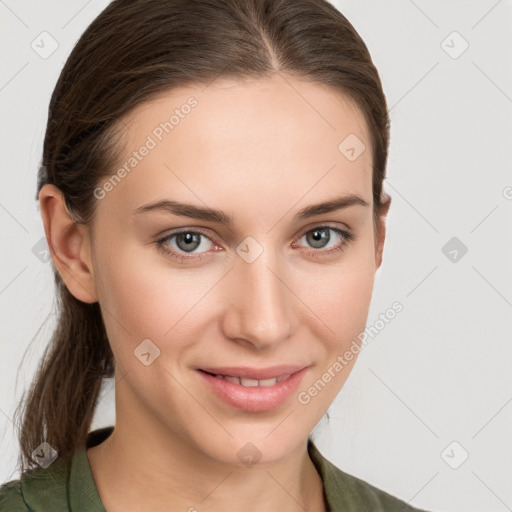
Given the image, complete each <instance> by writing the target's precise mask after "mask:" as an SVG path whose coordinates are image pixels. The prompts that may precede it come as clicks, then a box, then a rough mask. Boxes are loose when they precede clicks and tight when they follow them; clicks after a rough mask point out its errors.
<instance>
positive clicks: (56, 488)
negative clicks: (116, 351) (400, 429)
mask: <svg viewBox="0 0 512 512" xmlns="http://www.w3.org/2000/svg"><path fill="white" fill-rule="evenodd" d="M113 428H114V427H112V426H110V427H104V428H101V429H98V430H94V431H92V432H90V433H89V434H88V436H87V440H86V443H85V446H84V447H82V448H81V449H79V450H77V451H76V452H75V454H74V456H73V459H72V461H71V464H70V466H69V468H67V467H66V465H64V464H62V463H59V459H57V460H55V461H54V462H53V463H52V464H50V465H49V466H48V467H47V468H42V467H38V468H35V469H32V470H31V471H29V472H28V473H25V474H24V475H23V476H22V477H21V478H20V479H17V480H11V481H10V482H7V483H5V484H3V485H2V486H0V512H29V511H30V512H64V511H73V512H106V511H105V508H104V506H103V504H102V503H101V499H100V496H99V494H98V490H97V488H96V484H95V482H94V478H93V475H92V471H91V467H90V465H89V459H88V458H87V452H86V449H87V448H90V447H92V446H95V445H97V444H99V443H101V442H102V441H103V440H105V439H106V438H107V437H108V436H109V435H110V434H111V433H112V431H113ZM308 453H309V456H310V458H311V460H312V461H313V463H314V465H315V467H316V468H317V471H318V473H319V474H320V476H321V478H322V482H323V486H324V500H325V503H326V508H327V510H328V511H329V512H384V511H385V512H393V511H396V512H426V511H421V510H420V509H417V508H414V507H412V506H410V505H408V504H407V503H405V502H404V501H401V500H399V499H398V498H396V497H394V496H392V495H390V494H388V493H386V492H384V491H381V490H380V489H378V488H376V487H374V486H372V485H370V484H369V483H367V482H365V481H363V480H360V479H359V478H356V477H355V476H352V475H349V474H347V473H345V472H343V471H341V470H340V469H338V468H337V467H336V466H334V465H333V464H331V463H330V462H329V461H328V460H327V459H325V458H324V457H323V456H322V455H321V454H320V452H319V451H318V449H317V448H316V446H315V445H314V444H313V442H312V441H311V440H309V441H308ZM144 512H145V511H144ZM269 512H272V511H269Z"/></svg>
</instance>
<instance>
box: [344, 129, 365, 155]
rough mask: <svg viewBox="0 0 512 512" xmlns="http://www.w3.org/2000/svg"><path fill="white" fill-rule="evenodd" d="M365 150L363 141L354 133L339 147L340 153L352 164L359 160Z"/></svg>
mask: <svg viewBox="0 0 512 512" xmlns="http://www.w3.org/2000/svg"><path fill="white" fill-rule="evenodd" d="M365 149H366V146H365V145H364V143H363V141H362V140H361V139H360V138H359V137H358V136H357V135H354V134H353V133H351V134H350V135H347V137H345V138H344V139H343V140H342V141H341V143H340V145H339V146H338V150H339V152H340V153H341V154H342V155H343V156H345V158H347V160H350V161H351V162H353V161H354V160H357V159H358V158H359V157H360V156H361V155H362V154H363V152H364V150H365Z"/></svg>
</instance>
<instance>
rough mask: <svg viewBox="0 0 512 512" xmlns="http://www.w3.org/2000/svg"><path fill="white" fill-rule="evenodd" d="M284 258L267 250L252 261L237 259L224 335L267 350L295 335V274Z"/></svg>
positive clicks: (229, 287)
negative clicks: (293, 278)
mask: <svg viewBox="0 0 512 512" xmlns="http://www.w3.org/2000/svg"><path fill="white" fill-rule="evenodd" d="M283 263H284V262H283V261H279V257H278V256H276V255H275V253H270V251H269V250H266V249H265V250H264V251H263V253H262V254H260V255H259V256H258V257H257V258H256V259H255V260H254V261H252V262H251V263H249V262H248V261H246V260H244V259H243V258H242V257H239V258H237V259H236V261H235V263H234V267H233V269H232V270H231V272H230V275H229V277H228V279H227V280H226V282H225V283H224V290H225V294H226V295H225V298H226V301H225V304H226V310H225V311H224V317H223V319H224V320H223V329H224V335H225V336H226V337H228V338H229V339H231V340H233V341H236V342H237V343H241V344H245V345H247V346H251V347H253V348H255V349H259V350H264V349H270V348H272V347H275V346H277V345H278V344H279V343H282V342H283V341H285V340H286V339H287V338H289V336H290V335H291V332H292V329H293V323H294V315H293V310H294V301H295V302H296V301H297V298H296V297H295V296H294V294H293V291H292V289H293V284H292V283H291V273H290V272H289V267H288V271H287V270H286V265H284V264H283Z"/></svg>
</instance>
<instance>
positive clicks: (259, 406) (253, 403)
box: [197, 366, 309, 412]
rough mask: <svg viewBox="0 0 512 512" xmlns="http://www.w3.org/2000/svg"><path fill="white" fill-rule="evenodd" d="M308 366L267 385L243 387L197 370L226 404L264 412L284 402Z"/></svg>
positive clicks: (245, 409)
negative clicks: (271, 384) (272, 384)
mask: <svg viewBox="0 0 512 512" xmlns="http://www.w3.org/2000/svg"><path fill="white" fill-rule="evenodd" d="M308 368H309V366H308V367H306V368H303V369H302V370H300V371H298V372H295V373H292V374H291V375H290V376H289V377H288V378H287V379H286V380H282V381H281V382H278V383H276V384H275V385H274V386H269V387H263V386H252V387H245V386H242V385H241V384H234V383H233V382H228V381H227V380H225V379H219V378H218V377H215V376H214V375H210V374H209V373H206V372H203V371H201V370H197V372H198V373H199V374H200V375H201V376H202V377H203V378H204V379H205V381H206V382H207V383H208V384H209V385H210V386H211V388H212V389H213V391H214V392H215V393H216V394H217V396H218V397H219V398H221V399H222V400H223V401H224V402H226V403H227V404H228V405H231V406H232V407H236V408H237V409H241V410H242V411H247V412H264V411H271V410H272V409H276V408H277V407H279V406H280V405H282V404H283V403H284V402H286V400H288V398H290V396H291V395H292V394H293V393H294V392H295V391H296V390H297V388H298V387H299V384H300V382H301V380H302V377H303V376H304V374H305V373H306V372H307V370H308Z"/></svg>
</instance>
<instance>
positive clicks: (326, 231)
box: [155, 226, 355, 261]
mask: <svg viewBox="0 0 512 512" xmlns="http://www.w3.org/2000/svg"><path fill="white" fill-rule="evenodd" d="M330 232H332V233H335V237H332V236H331V234H330ZM302 239H305V240H306V242H307V243H308V244H309V245H310V246H311V247H312V248H311V249H307V250H306V252H307V253H308V254H310V255H311V256H313V257H321V256H325V255H331V254H333V253H336V252H338V251H341V250H343V249H345V247H346V246H347V245H348V244H349V243H350V242H352V241H353V240H355V235H354V234H353V233H351V232H350V231H348V230H343V229H340V228H335V227H332V226H317V227H315V228H313V229H310V230H308V231H306V232H305V233H304V235H302V236H301V238H300V239H299V240H302ZM333 239H334V241H335V242H336V240H338V242H337V243H335V244H334V247H332V248H329V249H325V247H328V245H329V242H331V241H332V240H333ZM203 242H204V243H203ZM155 244H156V246H157V248H158V249H159V250H161V251H162V252H164V253H165V254H167V255H169V256H170V257H171V258H173V259H175V260H178V261H184V260H187V261H193V260H196V259H201V258H203V257H204V256H202V255H203V254H205V253H207V252H208V251H209V248H210V247H211V246H214V247H218V246H216V245H215V244H214V243H213V241H212V240H211V238H210V237H208V236H207V235H206V234H205V233H204V232H202V231H200V230H191V229H187V228H184V229H182V230H180V231H178V232H174V233H171V234H169V235H167V236H165V237H164V238H161V239H160V240H157V241H156V242H155ZM294 247H295V246H294ZM198 248H202V249H204V250H203V251H199V252H196V249H198Z"/></svg>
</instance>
